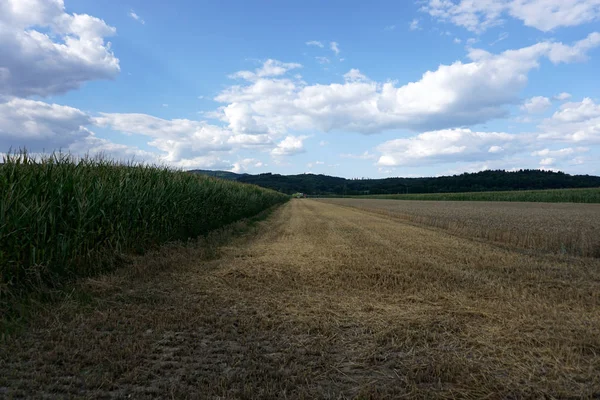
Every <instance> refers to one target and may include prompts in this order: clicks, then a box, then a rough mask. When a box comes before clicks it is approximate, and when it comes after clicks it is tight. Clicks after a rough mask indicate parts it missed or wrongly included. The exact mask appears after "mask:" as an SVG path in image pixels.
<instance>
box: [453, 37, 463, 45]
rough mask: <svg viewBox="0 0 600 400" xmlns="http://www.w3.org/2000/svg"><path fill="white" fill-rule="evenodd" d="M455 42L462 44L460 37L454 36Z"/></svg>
mask: <svg viewBox="0 0 600 400" xmlns="http://www.w3.org/2000/svg"><path fill="white" fill-rule="evenodd" d="M454 43H455V44H461V43H462V40H460V39H459V38H454Z"/></svg>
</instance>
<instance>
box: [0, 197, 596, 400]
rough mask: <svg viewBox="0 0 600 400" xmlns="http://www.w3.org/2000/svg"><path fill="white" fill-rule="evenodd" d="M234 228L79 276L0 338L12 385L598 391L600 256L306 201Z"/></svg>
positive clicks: (389, 392)
mask: <svg viewBox="0 0 600 400" xmlns="http://www.w3.org/2000/svg"><path fill="white" fill-rule="evenodd" d="M234 228H235V227H234ZM231 229H232V228H230V230H231ZM219 235H221V236H219ZM228 235H229V234H228V231H222V232H221V233H219V234H214V235H213V236H212V238H213V239H210V238H209V240H208V242H207V241H204V242H199V243H198V244H196V245H191V246H187V247H181V246H179V247H178V246H173V247H169V248H165V249H163V250H161V251H160V252H157V253H153V254H147V255H145V256H141V257H138V258H136V259H135V260H134V261H133V264H132V266H131V268H125V269H122V270H119V271H117V272H115V273H113V274H108V275H104V276H101V277H98V278H95V279H88V280H85V281H82V282H81V284H80V285H79V286H78V287H77V288H76V290H75V291H74V292H73V293H74V294H73V295H72V296H71V297H70V298H68V299H65V301H64V302H62V303H61V304H59V305H53V306H48V308H47V310H45V311H43V312H41V313H40V314H39V315H38V316H37V317H36V319H35V320H34V321H32V322H31V325H30V326H29V327H27V329H26V330H25V331H24V332H23V333H22V334H20V335H16V336H11V337H9V338H6V339H5V340H4V342H3V343H2V344H1V346H2V347H1V349H0V350H1V351H0V395H4V396H7V397H8V396H11V395H14V396H27V397H33V396H38V397H50V398H51V397H55V398H64V397H68V396H72V397H86V398H124V397H127V396H131V397H132V398H152V397H160V398H166V397H169V398H209V399H218V398H228V399H229V398H243V399H250V398H273V399H275V398H277V399H280V398H290V399H296V398H305V399H309V398H330V399H340V398H373V399H378V398H473V399H475V398H544V397H546V398H586V397H588V398H591V397H598V396H600V335H598V332H600V260H599V259H597V258H592V257H574V256H571V255H568V254H566V255H554V254H549V253H542V252H523V251H521V250H519V251H516V250H514V249H512V248H511V247H509V246H498V245H495V244H492V243H488V242H485V241H482V240H471V239H469V238H468V237H466V236H465V235H463V236H458V235H452V234H450V233H449V232H448V231H447V230H443V229H439V228H431V227H427V226H420V225H417V224H415V223H414V222H412V221H408V222H407V221H403V220H402V219H399V218H396V217H390V216H388V215H381V214H378V213H374V212H372V211H370V210H365V209H363V210H361V209H357V208H351V207H346V206H340V205H338V204H332V203H331V202H320V201H314V200H304V199H299V200H292V201H291V202H289V203H286V204H285V205H283V206H281V207H279V208H278V209H277V210H276V211H274V212H273V214H272V215H270V216H269V217H268V218H267V219H266V220H264V221H261V222H259V223H257V224H256V225H255V226H254V227H253V228H251V230H250V231H248V232H246V233H245V234H244V235H242V236H239V235H237V236H236V237H235V238H234V237H233V236H228ZM211 240H212V241H211ZM82 293H83V294H85V295H82Z"/></svg>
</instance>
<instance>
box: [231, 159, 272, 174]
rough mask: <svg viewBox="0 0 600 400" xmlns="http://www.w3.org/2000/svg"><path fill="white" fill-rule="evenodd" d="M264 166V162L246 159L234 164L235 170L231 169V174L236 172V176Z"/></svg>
mask: <svg viewBox="0 0 600 400" xmlns="http://www.w3.org/2000/svg"><path fill="white" fill-rule="evenodd" d="M262 166H264V164H263V162H262V161H260V160H257V159H256V158H244V159H242V160H239V161H237V162H234V163H233V168H231V170H230V171H231V172H235V173H236V174H239V173H242V172H245V171H248V170H249V169H251V168H260V167H262Z"/></svg>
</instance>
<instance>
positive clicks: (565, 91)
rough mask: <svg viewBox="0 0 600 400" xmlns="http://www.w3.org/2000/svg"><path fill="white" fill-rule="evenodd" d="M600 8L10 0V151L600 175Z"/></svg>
mask: <svg viewBox="0 0 600 400" xmlns="http://www.w3.org/2000/svg"><path fill="white" fill-rule="evenodd" d="M599 71H600V0H415V1H412V0H406V1H377V0H373V1H370V2H358V1H348V0H345V1H337V0H334V1H327V2H323V1H320V0H302V1H300V0H289V1H279V2H275V1H270V2H267V1H250V0H240V1H232V0H223V1H203V2H199V1H193V0H171V1H168V2H166V1H162V0H160V1H159V0H118V1H117V0H103V1H97V0H64V1H63V0H0V153H7V152H9V151H11V150H13V151H14V150H15V149H19V148H27V149H28V151H29V152H30V153H33V154H38V153H48V152H52V151H56V150H61V151H63V152H70V153H72V154H73V155H75V156H83V155H86V154H87V155H91V156H95V155H97V154H102V155H103V156H106V157H110V158H113V159H116V160H120V161H131V160H133V161H135V162H144V163H152V164H159V165H167V166H170V167H174V168H182V169H213V170H217V169H218V170H229V171H233V172H238V173H252V174H256V173H264V172H273V173H280V174H298V173H308V172H311V173H316V174H327V175H334V176H343V177H347V178H360V177H369V178H383V177H391V176H403V177H416V176H440V175H448V174H459V173H463V172H477V171H481V170H485V169H506V170H516V169H521V168H539V169H546V170H560V171H565V172H567V173H577V174H595V175H600V79H598V76H599Z"/></svg>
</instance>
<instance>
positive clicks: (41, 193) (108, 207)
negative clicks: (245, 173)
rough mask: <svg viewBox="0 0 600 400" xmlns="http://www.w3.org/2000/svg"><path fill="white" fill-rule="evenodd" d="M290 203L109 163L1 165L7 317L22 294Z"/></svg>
mask: <svg viewBox="0 0 600 400" xmlns="http://www.w3.org/2000/svg"><path fill="white" fill-rule="evenodd" d="M287 199H288V197H287V196H285V195H282V194H280V193H277V192H274V191H271V190H267V189H262V188H259V187H256V186H252V185H244V184H240V183H236V182H229V181H223V180H219V179H214V178H208V177H204V176H198V175H193V174H189V173H186V172H183V171H175V170H169V169H167V168H159V167H153V166H144V165H137V166H135V165H120V164H117V163H114V162H110V161H106V160H102V159H80V160H74V159H72V158H71V157H70V156H67V155H61V154H54V155H53V156H48V157H45V158H41V159H34V158H31V157H30V156H28V155H27V153H19V154H13V155H9V156H7V157H5V159H4V163H2V164H0V316H1V315H2V314H3V313H4V312H7V310H8V309H9V308H10V307H11V303H13V302H14V301H13V300H15V299H16V301H18V298H20V297H23V296H22V295H23V294H25V295H26V294H30V293H32V292H39V291H41V290H43V289H49V290H52V289H54V288H56V287H58V286H60V285H61V284H62V283H63V282H64V281H68V280H70V279H72V278H74V277H77V276H86V275H92V274H95V273H99V272H102V271H107V270H110V269H112V268H114V267H115V266H118V265H121V264H123V256H124V255H127V254H130V253H143V252H145V251H147V250H150V249H152V248H155V247H157V246H158V245H160V244H162V243H166V242H171V241H175V240H184V241H185V240H187V239H189V238H195V237H197V236H199V235H203V234H206V233H208V232H210V231H212V230H214V229H216V228H219V227H222V226H224V225H226V224H229V223H232V222H234V221H237V220H239V219H241V218H245V217H250V216H253V215H256V214H257V213H259V212H261V211H263V210H265V209H267V208H269V207H271V206H273V205H275V204H278V203H281V202H284V201H286V200H287Z"/></svg>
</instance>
